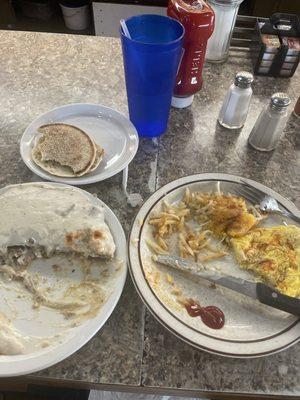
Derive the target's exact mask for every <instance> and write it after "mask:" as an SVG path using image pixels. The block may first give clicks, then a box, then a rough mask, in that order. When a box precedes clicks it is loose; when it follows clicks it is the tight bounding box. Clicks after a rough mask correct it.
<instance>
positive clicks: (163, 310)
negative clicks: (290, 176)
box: [128, 174, 300, 358]
mask: <svg viewBox="0 0 300 400" xmlns="http://www.w3.org/2000/svg"><path fill="white" fill-rule="evenodd" d="M244 180H245V181H247V182H248V183H249V184H251V185H255V186H256V187H258V188H260V189H261V190H263V191H265V192H266V193H268V194H270V195H272V196H273V197H275V198H276V199H277V200H278V202H279V203H280V205H281V206H282V207H284V208H286V209H287V210H290V211H293V212H295V213H298V214H299V211H298V210H297V209H296V207H295V206H294V205H293V203H291V202H290V201H288V200H287V199H285V198H283V197H282V196H280V195H279V194H278V193H276V192H274V191H273V190H271V189H269V188H267V187H265V186H263V185H261V184H259V183H256V182H254V181H251V180H248V179H244ZM218 181H219V182H220V186H221V191H222V192H225V193H226V192H228V193H233V189H234V188H237V187H238V185H240V184H241V183H240V182H241V178H239V177H236V176H233V175H225V174H201V175H192V176H187V177H184V178H180V179H178V180H176V181H174V182H171V183H169V184H167V185H165V186H163V187H162V188H160V189H159V190H158V191H157V192H155V193H154V194H153V195H152V196H151V197H150V198H149V199H148V200H147V201H146V202H145V203H144V204H143V206H142V208H141V209H140V211H139V213H138V214H137V216H136V218H135V220H134V222H133V226H132V230H131V233H130V238H129V242H128V246H129V262H130V272H131V276H132V279H133V281H134V284H135V286H136V288H137V291H138V292H139V294H140V296H141V298H142V300H143V301H144V302H145V304H146V305H147V306H148V308H149V310H150V311H151V312H152V313H153V315H154V316H155V317H156V318H157V319H158V320H159V321H160V322H161V323H162V324H163V325H164V326H165V327H166V328H168V329H169V330H170V331H171V332H172V333H174V334H175V335H177V336H178V337H179V338H181V339H182V340H184V341H186V342H188V343H189V344H191V345H193V346H195V347H197V348H199V349H202V350H205V351H208V352H211V353H215V354H219V355H222V356H227V357H239V358H241V357H244V358H251V357H261V356H265V355H268V354H272V353H275V352H278V351H280V350H283V349H285V348H287V347H289V346H291V345H292V344H294V343H296V342H297V341H298V340H299V339H300V319H299V318H296V317H294V316H292V315H290V314H287V313H284V312H281V311H279V310H275V309H273V308H271V307H268V306H264V305H262V304H260V303H259V302H258V301H255V300H253V299H251V298H248V297H246V296H242V295H240V294H238V293H235V292H233V291H230V290H229V289H226V288H220V287H217V288H215V289H213V288H211V286H210V285H209V283H208V282H207V281H204V280H200V279H198V280H197V279H193V278H191V277H189V276H187V275H185V274H183V273H181V272H179V271H175V270H170V269H168V267H165V266H161V265H157V264H155V263H153V261H152V260H151V255H152V254H151V252H150V250H149V248H148V246H147V244H146V239H147V238H151V237H152V236H151V227H150V226H149V224H148V223H147V222H148V218H149V215H150V214H151V213H152V212H155V211H156V212H159V211H160V210H161V203H162V200H163V199H165V200H167V201H168V202H169V203H171V204H172V203H176V202H178V201H179V200H180V199H181V198H182V196H183V194H184V192H185V190H186V188H187V187H189V189H190V191H204V192H207V191H215V190H216V183H217V182H218ZM285 221H286V222H287V223H293V224H295V223H294V222H292V221H291V220H288V219H285ZM282 223H283V220H282V217H279V216H269V218H268V220H267V222H264V224H265V226H268V225H278V224H282ZM261 226H263V224H261ZM215 264H217V265H219V266H220V267H221V269H222V270H223V271H224V272H225V273H228V274H230V275H233V276H237V277H241V278H243V277H244V278H245V279H249V280H253V279H254V276H253V275H251V274H250V273H249V272H247V271H243V270H241V269H240V268H239V267H238V265H237V264H236V262H235V260H234V258H233V256H232V255H229V256H226V257H225V259H224V260H222V261H218V262H217V263H214V264H213V262H211V265H215ZM156 271H158V275H159V277H158V283H157V282H156V283H155V285H154V284H153V283H152V284H150V283H149V282H148V281H147V280H146V277H145V274H146V273H148V272H150V273H151V274H152V273H153V272H154V273H156ZM166 273H169V274H170V275H172V276H173V277H174V281H175V283H176V284H177V285H178V286H179V287H180V288H181V289H182V291H183V296H184V297H187V298H193V299H196V300H198V301H199V302H200V304H203V305H205V306H208V305H215V306H217V307H219V308H220V309H221V310H223V312H224V314H225V321H226V322H225V326H224V327H223V328H222V329H219V330H214V329H210V328H208V327H207V326H206V325H204V324H203V323H202V321H201V320H200V318H191V317H190V316H189V315H188V314H187V312H186V310H185V309H184V308H183V307H181V306H180V305H179V304H178V302H177V301H176V297H175V296H174V295H173V294H172V293H171V289H170V284H169V283H168V282H167V280H166V279H165V277H166V276H165V274H166ZM152 276H153V274H152ZM154 276H155V275H154Z"/></svg>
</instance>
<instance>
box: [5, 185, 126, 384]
mask: <svg viewBox="0 0 300 400" xmlns="http://www.w3.org/2000/svg"><path fill="white" fill-rule="evenodd" d="M40 184H42V185H50V186H60V187H68V188H71V189H73V190H78V191H80V192H81V193H82V192H83V193H82V194H83V195H85V196H86V197H88V198H90V200H94V201H95V202H98V203H99V204H101V205H102V206H103V207H104V213H106V212H108V213H109V214H110V216H111V217H112V218H113V219H114V223H115V224H116V227H117V230H118V234H119V235H120V236H119V239H118V240H119V241H120V243H122V250H121V252H122V257H123V258H124V267H123V271H122V273H121V274H120V276H119V278H118V279H119V283H118V286H119V289H118V290H117V291H116V293H115V290H114V291H113V292H112V294H111V295H110V296H109V298H108V299H107V300H106V302H105V303H104V305H105V304H106V303H107V301H108V300H109V299H112V300H111V302H112V303H111V307H110V308H109V310H107V311H106V313H105V315H104V318H103V319H102V320H101V322H99V323H97V324H96V323H95V325H97V327H96V326H95V327H94V328H93V329H91V331H90V333H89V334H88V335H86V336H84V337H83V336H82V335H81V338H83V340H81V341H80V343H79V344H75V345H73V348H72V347H71V348H70V349H68V350H67V351H61V352H60V353H59V355H57V353H56V349H57V347H54V348H52V349H51V350H50V351H49V353H47V352H46V353H43V354H39V355H38V356H37V357H34V354H35V353H29V354H24V355H17V356H11V357H20V356H21V357H22V358H21V359H18V360H12V361H1V357H0V378H5V377H6V378H7V377H14V376H22V375H25V374H31V373H33V372H37V371H41V370H43V369H45V368H48V367H51V366H53V365H55V364H57V363H59V362H61V361H63V360H65V359H66V358H68V357H70V356H71V355H72V354H74V353H75V352H77V351H78V350H80V349H81V348H82V347H83V346H84V345H86V344H87V342H89V341H90V340H91V339H92V338H93V337H94V336H95V335H96V334H97V333H98V332H99V331H100V330H101V329H102V328H103V326H104V325H105V323H106V322H107V320H108V319H109V317H110V316H111V314H112V313H113V311H114V310H115V308H116V306H117V304H118V302H119V300H120V297H121V295H122V293H123V290H124V286H125V282H126V278H127V273H128V262H127V243H126V236H125V232H124V229H123V226H122V224H121V222H120V221H119V219H118V218H117V216H116V215H115V213H114V212H113V211H112V209H111V208H110V207H109V206H108V205H107V204H106V203H105V202H104V201H103V200H101V199H99V198H98V197H95V196H93V194H92V193H90V192H88V191H86V190H84V189H81V188H78V187H75V186H72V185H68V184H64V183H58V182H45V181H40V182H23V183H16V184H11V185H6V186H3V187H2V188H1V189H0V196H1V194H2V192H4V191H5V190H6V189H8V188H10V187H13V186H20V185H40ZM108 226H109V225H108ZM109 228H110V226H109ZM110 229H111V228H110ZM87 321H93V319H89V320H87ZM82 325H84V324H82ZM75 336H76V335H75ZM75 336H74V337H75ZM72 338H73V336H72ZM72 338H71V339H72ZM71 339H70V340H71ZM63 343H64V342H63ZM59 346H61V345H59ZM26 356H28V358H26ZM7 357H9V356H7ZM24 357H25V359H24ZM39 358H41V359H42V360H41V361H40V363H37V365H34V366H31V363H32V360H34V359H37V360H39ZM43 359H45V362H43ZM14 364H17V365H18V367H17V369H15V368H14ZM28 365H29V366H28Z"/></svg>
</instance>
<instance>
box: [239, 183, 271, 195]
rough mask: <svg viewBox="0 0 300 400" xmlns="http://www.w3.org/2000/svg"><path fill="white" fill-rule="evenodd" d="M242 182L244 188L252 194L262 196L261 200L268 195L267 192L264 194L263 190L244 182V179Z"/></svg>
mask: <svg viewBox="0 0 300 400" xmlns="http://www.w3.org/2000/svg"><path fill="white" fill-rule="evenodd" d="M241 181H242V183H243V185H244V187H247V188H249V190H251V191H252V192H255V193H257V195H258V196H260V198H261V199H262V198H263V197H265V196H266V195H267V194H266V193H265V192H263V191H262V190H260V189H258V188H257V187H255V186H251V185H249V183H248V182H246V181H244V180H243V179H242V180H241Z"/></svg>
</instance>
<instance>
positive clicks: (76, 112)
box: [20, 104, 139, 185]
mask: <svg viewBox="0 0 300 400" xmlns="http://www.w3.org/2000/svg"><path fill="white" fill-rule="evenodd" d="M55 122H63V123H66V124H70V125H74V126H77V127H78V128H80V129H82V130H84V131H85V132H87V133H88V134H89V135H90V136H91V137H92V138H93V139H94V140H95V142H96V143H97V144H99V145H100V146H101V147H103V149H104V157H103V160H102V161H101V163H100V165H99V166H98V168H96V169H95V171H93V172H91V173H90V174H87V175H85V176H81V177H78V178H59V177H57V176H55V175H52V174H49V173H48V172H46V171H44V170H43V169H42V168H40V167H39V166H38V165H36V164H35V162H34V161H33V159H32V156H31V151H32V148H33V146H34V143H35V138H36V135H37V128H39V127H40V126H41V125H43V124H50V123H55ZM138 144H139V138H138V134H137V131H136V129H135V127H134V126H133V125H132V123H131V122H130V121H129V119H128V118H126V117H125V116H124V115H122V114H120V113H119V112H117V111H115V110H113V109H112V108H109V107H104V106H102V105H100V104H69V105H66V106H62V107H58V108H55V109H54V110H51V111H49V112H47V113H46V114H43V115H41V116H39V117H38V118H37V119H35V120H34V121H33V122H32V123H31V124H30V125H29V126H28V127H27V128H26V130H25V132H24V134H23V136H22V138H21V142H20V152H21V157H22V159H23V161H24V163H25V164H26V165H27V167H28V168H29V169H30V170H31V171H32V172H34V173H35V174H37V175H39V176H40V177H41V178H43V179H46V180H48V181H53V182H60V183H67V184H70V185H87V184H90V183H94V182H99V181H102V180H104V179H107V178H110V177H111V176H113V175H115V174H117V173H118V172H120V171H122V170H123V169H124V168H125V167H126V166H127V165H128V164H129V163H130V162H131V161H132V159H133V157H134V156H135V154H136V152H137V149H138Z"/></svg>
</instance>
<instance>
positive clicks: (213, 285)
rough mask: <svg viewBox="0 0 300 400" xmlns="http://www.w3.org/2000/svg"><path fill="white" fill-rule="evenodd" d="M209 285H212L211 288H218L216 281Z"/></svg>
mask: <svg viewBox="0 0 300 400" xmlns="http://www.w3.org/2000/svg"><path fill="white" fill-rule="evenodd" d="M209 287H210V288H211V289H216V288H217V286H216V284H215V283H210V284H209Z"/></svg>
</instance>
